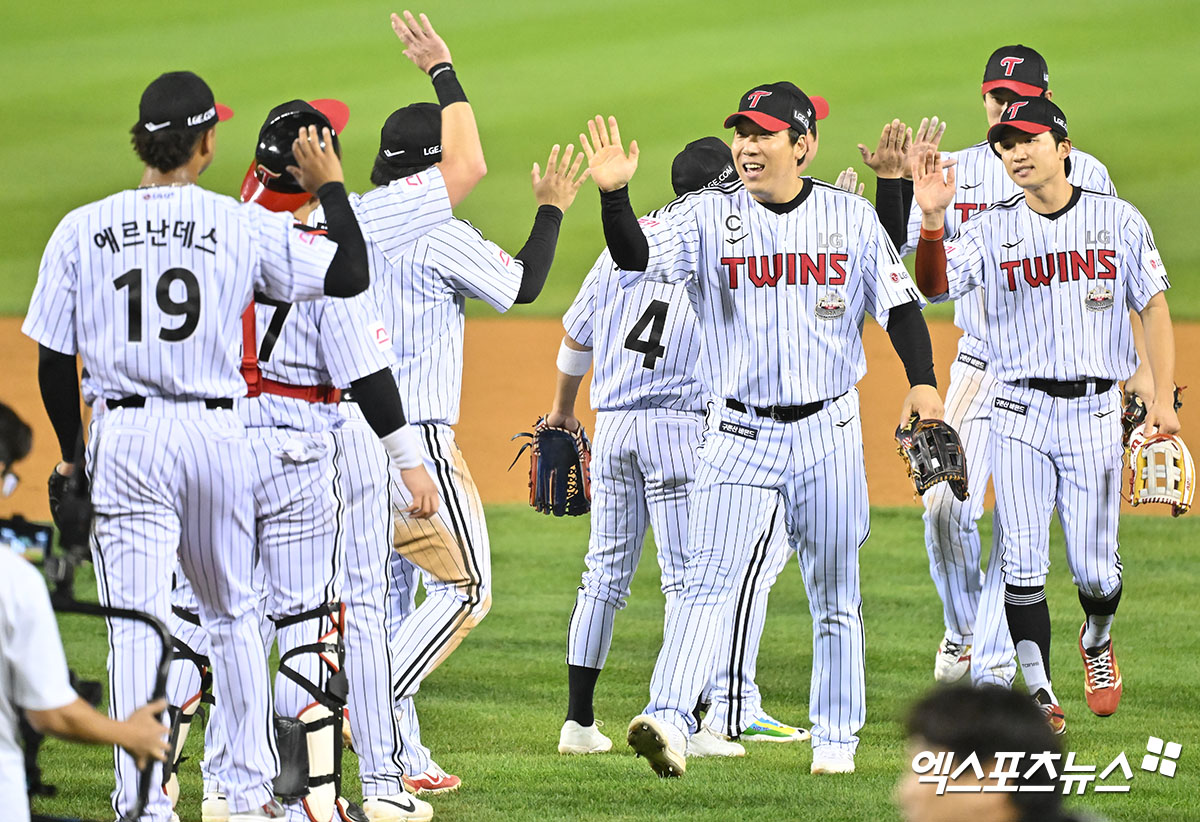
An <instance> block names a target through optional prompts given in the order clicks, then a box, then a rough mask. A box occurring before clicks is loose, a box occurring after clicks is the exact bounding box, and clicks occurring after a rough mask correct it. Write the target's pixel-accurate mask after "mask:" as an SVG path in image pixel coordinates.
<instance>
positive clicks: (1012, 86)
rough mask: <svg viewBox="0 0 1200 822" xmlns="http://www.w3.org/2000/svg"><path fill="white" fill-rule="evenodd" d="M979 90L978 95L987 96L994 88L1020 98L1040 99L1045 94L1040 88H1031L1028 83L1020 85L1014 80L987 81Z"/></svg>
mask: <svg viewBox="0 0 1200 822" xmlns="http://www.w3.org/2000/svg"><path fill="white" fill-rule="evenodd" d="M981 88H982V91H980V92H979V93H980V94H987V93H988V92H989V91H991V90H992V89H994V88H1006V89H1009V90H1011V91H1015V92H1016V93H1017V94H1019V95H1021V96H1022V97H1041V96H1042V95H1043V94H1045V93H1046V90H1045V89H1044V88H1042V87H1041V86H1031V85H1029V83H1020V82H1017V81H1016V80H989V81H988V82H986V83H984V84H983V86H982V87H981Z"/></svg>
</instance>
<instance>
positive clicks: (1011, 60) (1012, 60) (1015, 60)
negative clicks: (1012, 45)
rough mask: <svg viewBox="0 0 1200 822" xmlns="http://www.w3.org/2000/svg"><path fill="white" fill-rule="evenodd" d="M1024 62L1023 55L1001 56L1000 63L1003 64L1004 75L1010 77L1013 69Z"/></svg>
mask: <svg viewBox="0 0 1200 822" xmlns="http://www.w3.org/2000/svg"><path fill="white" fill-rule="evenodd" d="M1024 62H1025V58H1024V57H1001V58H1000V65H1002V66H1004V76H1005V77H1012V75H1013V69H1015V68H1016V67H1017V66H1019V65H1021V64H1022V63H1024Z"/></svg>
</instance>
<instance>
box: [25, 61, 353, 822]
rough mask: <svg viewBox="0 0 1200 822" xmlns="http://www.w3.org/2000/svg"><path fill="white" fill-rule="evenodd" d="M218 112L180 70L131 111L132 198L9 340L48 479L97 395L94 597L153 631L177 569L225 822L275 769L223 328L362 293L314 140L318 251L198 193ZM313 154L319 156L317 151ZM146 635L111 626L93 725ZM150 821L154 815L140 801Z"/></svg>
mask: <svg viewBox="0 0 1200 822" xmlns="http://www.w3.org/2000/svg"><path fill="white" fill-rule="evenodd" d="M230 114H231V112H230V111H229V110H228V109H225V108H224V107H218V106H217V105H216V103H215V102H214V101H213V95H212V91H211V90H210V89H209V87H208V85H207V84H206V83H205V82H204V81H203V80H202V79H200V78H199V77H197V76H196V75H195V74H192V73H191V72H172V73H169V74H164V75H162V76H161V77H159V78H158V79H156V80H155V81H154V82H152V83H151V84H150V85H149V86H148V87H147V88H146V91H145V92H144V93H143V94H142V99H141V104H140V108H139V116H138V121H137V124H136V125H135V126H134V127H133V129H132V132H133V143H134V148H135V150H136V151H137V153H138V155H139V157H140V158H141V159H142V161H143V163H144V164H145V171H144V173H143V175H142V179H141V182H140V185H139V187H138V188H136V189H130V190H127V191H123V192H119V193H117V194H114V195H112V196H110V197H106V198H104V199H103V200H99V201H97V202H95V203H92V204H89V205H86V206H83V207H82V208H78V209H76V210H75V211H72V212H71V213H70V214H68V215H67V216H66V217H65V218H64V219H63V220H62V222H60V223H59V226H58V228H57V229H56V230H55V232H54V235H53V236H52V237H51V239H50V242H49V244H48V245H47V248H46V252H45V254H44V256H43V258H42V265H41V268H40V270H39V272H38V282H37V286H36V287H35V289H34V293H33V297H32V299H31V301H30V306H29V312H28V314H27V315H26V318H25V323H24V325H23V327H22V329H23V331H24V332H25V333H26V334H27V335H29V336H30V337H31V338H33V339H34V340H35V341H36V342H37V343H38V344H39V346H40V351H41V360H42V362H41V365H40V368H39V379H40V382H41V385H42V396H43V400H44V403H45V405H46V408H47V413H48V415H49V416H50V420H51V422H52V423H53V425H54V427H55V431H56V433H57V435H58V439H59V443H60V445H61V446H62V449H63V450H62V456H63V459H64V462H63V463H60V465H59V466H58V468H57V469H56V470H58V471H59V472H60V473H66V471H68V470H70V468H69V466H70V465H71V464H72V463H73V462H74V460H75V459H76V455H77V453H78V452H77V451H76V449H75V445H74V444H75V443H78V442H81V441H82V430H81V420H80V413H79V382H78V377H77V375H76V370H75V368H76V365H75V356H76V354H79V355H80V356H81V357H82V360H83V367H84V369H86V372H87V373H88V375H89V376H88V381H89V390H91V391H94V392H96V393H97V394H98V395H99V397H100V398H102V400H103V403H104V407H105V408H106V410H105V412H104V413H102V414H99V415H97V416H96V417H95V418H94V419H93V422H92V425H91V435H90V437H89V439H88V454H87V465H88V466H89V481H90V486H91V494H92V501H93V504H94V505H95V510H96V521H95V526H94V529H93V536H92V538H93V542H92V548H93V559H94V564H95V568H96V578H97V584H98V587H99V595H100V600H101V602H102V603H103V604H105V605H108V606H116V607H126V608H133V609H136V610H140V611H145V612H148V613H150V614H151V615H153V616H155V617H157V618H159V619H161V620H163V621H166V620H167V618H168V614H169V599H168V598H169V594H170V584H171V574H172V571H173V569H174V567H175V558H176V553H177V552H178V558H179V561H180V563H181V564H182V566H183V570H184V573H185V574H186V575H187V577H188V579H189V580H191V582H192V584H193V586H194V588H195V591H196V595H197V598H198V599H199V604H200V612H201V617H202V620H203V622H204V624H205V625H206V626H207V627H208V629H209V632H210V637H211V641H212V648H211V654H212V657H213V664H214V672H215V676H216V685H217V692H218V693H219V694H220V695H221V696H222V698H223V699H225V700H227V701H228V709H229V710H230V712H231V714H232V715H233V716H235V717H236V718H237V721H236V723H234V724H233V725H232V726H231V729H230V735H229V739H228V744H229V745H230V750H231V755H232V758H233V761H234V763H235V766H234V767H233V768H232V769H231V771H230V773H229V775H228V781H227V783H226V786H225V787H226V789H227V790H228V792H229V807H230V810H231V811H232V813H231V817H230V818H231V819H232V820H233V822H249V820H255V819H263V818H279V817H280V816H281V809H280V807H279V805H278V803H276V802H275V800H274V799H273V798H272V791H271V782H272V779H273V777H274V776H275V773H276V772H277V770H278V759H277V756H276V753H275V748H274V744H273V741H272V740H271V738H270V734H269V733H268V729H269V727H270V714H269V708H270V698H269V693H268V690H267V683H266V679H267V676H266V670H267V669H266V654H265V651H264V649H263V645H262V641H261V637H260V636H259V633H258V626H257V622H256V619H255V614H254V601H255V600H254V592H253V590H252V589H251V587H250V584H249V580H250V576H251V574H250V569H251V565H252V557H253V550H254V541H253V532H252V530H251V529H252V525H251V523H252V517H253V513H252V506H251V497H250V493H249V491H250V485H249V470H250V468H249V466H250V460H251V455H250V444H249V440H248V439H247V437H246V433H245V429H244V428H243V426H242V423H241V420H240V419H239V417H238V415H237V413H236V411H235V410H234V406H235V400H236V399H237V398H240V397H242V396H244V395H245V393H246V385H245V381H244V380H243V379H242V376H241V374H240V373H239V371H238V364H239V363H238V355H237V350H236V346H235V345H233V344H231V343H232V341H233V340H236V339H237V338H238V334H237V331H238V318H239V317H240V315H241V313H242V311H243V310H244V309H245V307H246V306H247V305H248V304H249V303H250V299H251V296H252V293H253V291H254V290H256V289H257V290H258V291H260V292H263V293H265V294H267V295H268V296H270V297H271V298H273V299H280V300H286V301H289V302H292V301H300V300H311V299H315V298H318V297H321V296H324V295H325V294H331V295H335V296H343V297H345V296H350V295H352V294H356V293H359V292H361V291H362V290H363V289H365V288H366V286H367V282H368V280H367V277H368V271H367V265H366V249H365V247H364V245H363V243H362V240H361V234H359V233H358V230H357V227H356V224H355V222H354V216H353V212H352V211H351V210H350V208H349V204H348V202H347V200H346V195H345V189H344V187H343V185H342V183H341V165H340V163H339V162H338V158H337V155H336V154H335V153H334V152H333V150H332V147H331V146H330V145H329V139H330V138H329V135H328V134H325V135H320V134H318V133H317V132H316V130H315V129H308V130H306V131H305V132H304V134H303V137H304V140H297V141H296V143H295V148H294V151H295V154H296V160H297V163H298V167H296V168H295V169H294V173H295V174H296V177H297V179H298V180H299V181H300V183H301V184H302V185H303V186H304V187H305V188H306V189H307V190H309V191H311V192H314V193H315V192H320V195H321V197H322V199H323V201H324V202H325V204H326V206H327V209H328V211H329V212H330V213H331V214H334V213H336V215H337V222H338V224H339V226H340V228H339V234H340V235H341V236H343V237H344V238H345V239H344V241H343V242H342V243H340V244H336V243H334V242H332V241H330V240H328V239H326V238H324V237H320V236H313V235H309V234H305V233H303V232H301V231H298V230H296V229H295V228H293V226H292V223H291V221H290V219H289V218H287V217H285V216H282V215H274V214H271V213H270V212H267V211H266V210H265V209H263V208H261V207H259V206H256V205H241V204H239V203H237V201H235V200H232V199H230V198H227V197H223V196H220V195H217V194H214V193H212V192H209V191H206V190H204V189H202V188H200V187H199V186H197V185H196V184H195V183H196V180H197V178H198V177H199V175H200V173H201V172H202V171H204V169H206V168H207V167H208V165H209V164H210V163H211V162H212V159H213V155H214V149H215V144H216V142H215V141H216V132H215V130H214V127H215V125H216V123H217V121H218V119H220V118H222V117H227V116H229V115H230ZM322 137H323V138H324V141H323V140H322ZM147 630H148V629H146V628H144V627H142V626H140V625H135V624H131V623H112V624H110V625H109V633H108V636H109V646H110V654H109V671H110V694H111V704H110V707H109V710H110V713H111V715H113V716H125V715H127V714H128V713H130V712H131V710H132V708H133V707H134V706H138V705H141V704H144V703H145V701H146V697H147V695H148V693H149V690H150V687H151V683H152V680H153V676H152V668H153V661H152V660H151V659H150V658H149V656H148V655H147V654H146V653H145V651H144V649H145V648H147V647H151V645H150V643H151V640H150V639H149V637H148V635H147ZM116 777H117V780H116V781H117V787H116V790H115V791H114V793H113V809H114V811H115V813H116V814H117V815H118V816H120V815H121V814H123V813H125V812H126V811H127V810H128V809H129V808H130V806H131V805H132V804H133V802H134V801H135V797H136V794H137V772H136V770H135V769H134V767H133V762H132V760H131V759H130V758H129V757H128V756H125V755H123V754H120V753H118V755H117V756H116ZM147 813H148V816H149V819H151V820H153V821H154V822H165V820H166V819H167V818H168V816H169V814H170V806H169V802H168V801H167V798H166V796H165V795H164V794H162V793H159V792H157V791H152V792H151V798H150V804H149V806H148V809H147Z"/></svg>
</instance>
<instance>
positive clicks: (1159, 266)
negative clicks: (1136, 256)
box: [1142, 248, 1167, 277]
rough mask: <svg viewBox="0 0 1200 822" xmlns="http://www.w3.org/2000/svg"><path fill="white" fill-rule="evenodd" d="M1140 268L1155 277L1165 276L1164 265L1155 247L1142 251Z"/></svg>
mask: <svg viewBox="0 0 1200 822" xmlns="http://www.w3.org/2000/svg"><path fill="white" fill-rule="evenodd" d="M1142 269H1143V270H1144V271H1148V272H1150V273H1151V274H1153V275H1155V276H1156V277H1166V276H1167V269H1166V266H1164V265H1163V261H1162V255H1161V254H1159V253H1158V249H1157V248H1152V249H1150V250H1149V251H1144V252H1142Z"/></svg>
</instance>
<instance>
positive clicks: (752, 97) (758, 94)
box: [746, 91, 771, 108]
mask: <svg viewBox="0 0 1200 822" xmlns="http://www.w3.org/2000/svg"><path fill="white" fill-rule="evenodd" d="M770 96H771V92H769V91H752V92H750V93H749V94H747V95H746V99H747V100H749V101H750V105H749V108H758V101H759V100H761V99H762V98H764V97H770Z"/></svg>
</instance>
